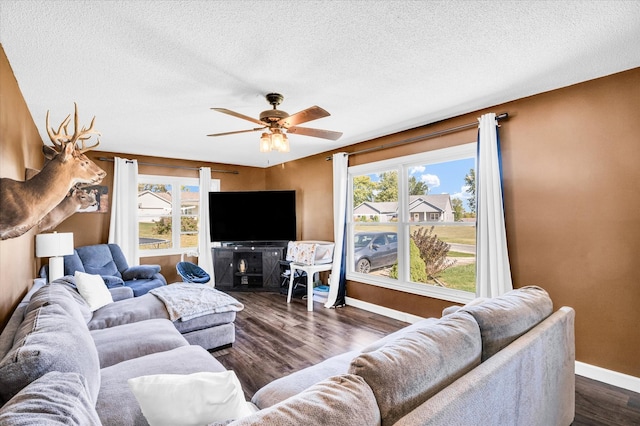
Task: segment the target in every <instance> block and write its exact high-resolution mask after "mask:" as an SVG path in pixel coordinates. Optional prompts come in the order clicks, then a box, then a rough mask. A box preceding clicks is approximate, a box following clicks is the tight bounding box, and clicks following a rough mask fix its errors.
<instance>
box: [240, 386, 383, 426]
mask: <svg viewBox="0 0 640 426" xmlns="http://www.w3.org/2000/svg"><path fill="white" fill-rule="evenodd" d="M318 424H323V425H341V426H362V425H367V426H375V425H380V410H379V409H378V405H377V403H376V397H375V395H374V393H373V392H372V390H371V388H370V387H369V386H368V385H367V383H366V382H365V380H364V379H363V378H362V377H358V376H355V375H352V374H344V375H340V376H334V377H330V378H328V379H326V380H324V381H322V382H320V383H317V384H315V385H313V386H311V387H310V388H308V389H307V390H305V391H304V392H301V393H299V394H297V395H294V396H292V397H291V398H289V399H287V400H285V401H283V402H280V403H278V404H276V405H273V406H271V407H269V408H266V409H264V410H260V411H258V412H257V413H255V414H253V415H251V416H249V417H245V418H242V419H239V420H237V421H234V422H231V423H229V425H233V426H248V425H255V426H258V425H278V426H300V425H318Z"/></svg>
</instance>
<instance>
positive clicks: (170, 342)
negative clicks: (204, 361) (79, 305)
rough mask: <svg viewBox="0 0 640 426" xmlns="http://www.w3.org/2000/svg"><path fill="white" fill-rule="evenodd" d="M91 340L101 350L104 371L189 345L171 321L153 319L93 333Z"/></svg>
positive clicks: (99, 354) (101, 363)
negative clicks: (112, 366) (106, 368)
mask: <svg viewBox="0 0 640 426" xmlns="http://www.w3.org/2000/svg"><path fill="white" fill-rule="evenodd" d="M91 337H93V341H94V342H95V344H96V349H97V350H98V357H99V359H100V368H105V367H109V366H111V365H114V364H117V363H119V362H122V361H126V360H129V359H133V358H138V357H141V356H144V355H149V354H153V353H156V352H163V351H168V350H171V349H175V348H179V347H180V346H187V345H188V344H189V342H187V340H186V339H185V338H184V337H183V336H182V334H180V333H179V332H178V331H177V330H176V328H175V327H174V326H173V323H172V322H171V321H169V320H168V319H150V320H145V321H139V322H136V323H133V324H123V325H118V326H115V327H109V328H104V329H101V330H93V331H91Z"/></svg>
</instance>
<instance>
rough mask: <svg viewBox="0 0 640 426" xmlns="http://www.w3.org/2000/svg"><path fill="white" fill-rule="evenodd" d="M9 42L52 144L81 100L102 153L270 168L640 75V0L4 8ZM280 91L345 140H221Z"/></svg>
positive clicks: (0, 30) (290, 104)
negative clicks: (263, 143)
mask: <svg viewBox="0 0 640 426" xmlns="http://www.w3.org/2000/svg"><path fill="white" fill-rule="evenodd" d="M0 41H1V43H2V45H3V47H4V49H5V52H6V54H7V56H8V58H9V62H10V63H11V66H12V68H13V71H14V73H15V76H16V79H17V81H18V84H19V86H20V88H21V90H22V93H23V95H24V98H25V100H26V102H27V106H28V107H29V110H30V111H31V113H32V115H33V118H34V121H35V123H36V125H37V126H38V128H39V130H40V133H41V135H42V137H43V140H44V141H48V137H47V136H46V130H45V114H46V111H47V110H51V118H52V124H55V125H57V124H58V123H60V122H61V121H62V119H63V118H64V117H65V116H66V115H67V114H68V113H70V112H72V111H73V102H78V105H79V108H80V119H81V120H80V121H81V122H83V123H84V124H88V123H89V121H90V119H91V117H92V116H94V115H95V116H96V125H95V127H96V129H98V130H100V131H101V132H102V139H101V140H102V143H101V146H100V149H101V150H104V151H114V152H121V153H129V154H145V155H155V156H160V157H173V158H183V159H191V160H206V161H212V162H221V163H230V164H237V165H249V166H258V167H266V166H270V165H275V164H279V163H282V162H284V161H289V160H293V159H296V158H301V157H306V156H309V155H312V154H315V153H319V152H324V151H327V150H331V149H335V148H338V147H341V146H345V145H350V144H353V143H357V142H361V141H364V140H368V139H371V138H374V137H377V136H382V135H385V134H389V133H393V132H396V131H400V130H404V129H407V128H412V127H416V126H419V125H423V124H427V123H431V122H434V121H438V120H442V119H445V118H449V117H452V116H456V115H460V114H463V113H467V112H470V111H474V110H478V109H481V108H485V107H489V106H492V105H496V104H499V103H503V102H506V101H510V100H513V99H518V98H522V97H525V96H529V95H532V94H536V93H540V92H544V91H548V90H552V89H556V88H559V87H563V86H567V85H570V84H574V83H578V82H581V81H585V80H590V79H593V78H597V77H601V76H604V75H609V74H612V73H615V72H619V71H623V70H627V69H631V68H635V67H638V66H640V47H639V46H640V44H639V41H640V2H639V1H597V2H596V1H579V2H572V1H562V2H559V1H558V2H555V1H548V2H547V1H545V2H533V1H529V2H527V1H519V2H516V1H491V2H477V1H464V2H463V1H450V0H449V1H442V2H440V1H389V0H385V1H304V2H303V1H25V0H21V1H12V0H2V1H0ZM274 91H275V92H279V93H282V94H283V95H284V97H285V99H284V102H283V103H282V105H280V107H279V108H280V109H282V110H285V111H287V112H289V113H290V114H293V113H295V112H297V111H300V110H302V109H305V108H308V107H310V106H312V105H319V106H321V107H323V108H324V109H326V110H328V111H329V112H330V113H331V116H330V117H326V118H322V119H319V120H316V121H311V122H308V123H305V124H303V126H305V127H314V128H320V129H327V130H336V131H341V132H343V133H344V135H343V137H342V138H341V139H340V140H338V141H336V142H332V141H328V140H324V139H318V138H313V137H308V136H301V135H291V136H290V137H289V140H290V143H291V152H290V153H288V154H284V153H277V152H272V153H260V152H259V151H258V139H259V136H260V133H259V132H256V133H245V134H240V135H233V136H228V137H219V138H211V137H207V136H206V135H207V134H209V133H219V132H225V131H232V130H243V129H250V128H253V127H256V125H255V124H254V123H251V122H249V121H245V120H241V119H239V118H235V117H231V116H227V115H224V114H221V113H219V112H215V111H212V110H210V108H211V107H223V108H228V109H231V110H234V111H237V112H239V113H241V114H244V115H248V116H251V117H256V118H257V117H258V115H259V114H260V112H261V111H263V110H266V109H269V108H270V106H269V105H268V104H267V102H266V100H265V99H264V95H265V94H266V93H268V92H274ZM496 112H499V111H496Z"/></svg>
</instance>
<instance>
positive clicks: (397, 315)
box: [345, 297, 424, 324]
mask: <svg viewBox="0 0 640 426" xmlns="http://www.w3.org/2000/svg"><path fill="white" fill-rule="evenodd" d="M345 301H346V302H347V305H349V306H353V307H355V308H360V309H362V310H364V311H368V312H373V313H375V314H379V315H383V316H385V317H389V318H393V319H397V320H398V321H404V322H408V323H410V324H413V323H414V322H418V321H420V320H421V319H424V318H423V317H419V316H417V315H412V314H408V313H406V312H401V311H396V310H395V309H390V308H385V307H384V306H379V305H375V304H373V303H369V302H363V301H362V300H358V299H353V298H351V297H346V298H345Z"/></svg>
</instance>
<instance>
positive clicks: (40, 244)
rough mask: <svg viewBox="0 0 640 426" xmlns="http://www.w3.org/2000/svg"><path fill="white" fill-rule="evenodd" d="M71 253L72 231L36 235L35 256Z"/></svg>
mask: <svg viewBox="0 0 640 426" xmlns="http://www.w3.org/2000/svg"><path fill="white" fill-rule="evenodd" d="M68 254H73V232H61V233H58V232H54V233H51V234H38V235H36V256H37V257H55V256H65V255H68Z"/></svg>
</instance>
